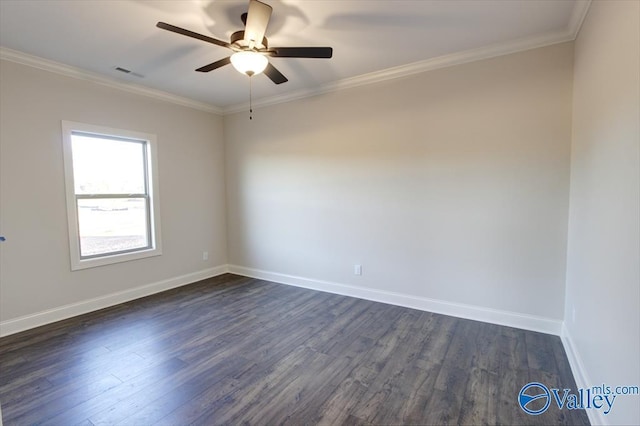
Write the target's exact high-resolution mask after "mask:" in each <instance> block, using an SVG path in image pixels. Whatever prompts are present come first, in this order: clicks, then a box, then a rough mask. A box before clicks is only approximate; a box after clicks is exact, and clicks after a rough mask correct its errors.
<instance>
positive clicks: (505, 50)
mask: <svg viewBox="0 0 640 426" xmlns="http://www.w3.org/2000/svg"><path fill="white" fill-rule="evenodd" d="M591 2H592V0H577V1H576V2H575V4H574V7H573V11H572V13H571V18H570V19H569V23H568V25H567V27H566V28H565V29H564V30H562V31H557V32H552V33H547V34H543V35H541V36H535V37H528V38H523V39H519V40H514V41H510V42H507V43H498V44H494V45H491V46H485V47H481V48H478V49H471V50H467V51H463V52H457V53H452V54H449V55H443V56H439V57H437V58H431V59H426V60H423V61H418V62H413V63H410V64H406V65H401V66H398V67H393V68H387V69H384V70H381V71H375V72H372V73H368V74H362V75H359V76H356V77H350V78H345V79H342V80H338V81H335V82H331V83H327V84H324V85H320V86H318V87H315V88H313V89H301V90H296V91H293V92H289V93H285V94H282V95H276V96H270V97H267V98H262V99H259V100H256V101H254V102H253V107H254V108H259V107H266V106H270V105H276V104H281V103H285V102H291V101H295V100H298V99H303V98H308V97H312V96H317V95H321V94H325V93H330V92H335V91H339V90H344V89H350V88H354V87H359V86H364V85H368V84H374V83H380V82H383V81H387V80H393V79H396V78H402V77H408V76H411V75H414V74H420V73H423V72H427V71H432V70H436V69H440V68H446V67H450V66H454V65H461V64H465V63H468V62H474V61H479V60H483V59H490V58H494V57H498V56H503V55H508V54H511V53H516V52H522V51H526V50H530V49H536V48H539V47H545V46H550V45H553V44H558V43H564V42H567V41H572V40H575V39H576V37H577V35H578V32H579V31H580V28H581V26H582V23H583V22H584V19H585V17H586V16H587V12H588V11H589V6H590V5H591ZM0 59H4V60H8V61H12V62H17V63H20V64H23V65H28V66H31V67H35V68H39V69H43V70H46V71H51V72H54V73H57V74H62V75H65V76H68V77H74V78H78V79H82V80H88V81H92V82H95V83H98V84H102V85H105V86H109V87H113V88H116V89H120V90H124V91H127V92H131V93H135V94H138V95H143V96H148V97H151V98H155V99H159V100H163V101H166V102H171V103H174V104H178V105H182V106H186V107H189V108H194V109H197V110H201V111H206V112H210V113H213V114H218V115H229V114H235V113H237V112H241V111H245V110H247V109H248V108H249V104H248V103H246V102H244V103H241V104H235V105H231V106H227V107H224V108H221V107H218V106H215V105H211V104H208V103H205V102H200V101H196V100H193V99H189V98H185V97H182V96H177V95H173V94H171V93H167V92H163V91H161V90H156V89H151V88H148V87H145V86H142V85H138V84H133V83H128V82H122V81H118V80H115V79H113V78H111V77H106V76H103V75H100V74H97V73H93V72H89V71H85V70H83V69H80V68H76V67H72V66H69V65H65V64H62V63H59V62H54V61H51V60H48V59H44V58H40V57H37V56H32V55H28V54H26V53H23V52H19V51H17V50H12V49H8V48H5V47H0Z"/></svg>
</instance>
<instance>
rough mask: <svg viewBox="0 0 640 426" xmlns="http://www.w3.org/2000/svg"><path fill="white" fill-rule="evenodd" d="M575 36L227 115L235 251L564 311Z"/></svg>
mask: <svg viewBox="0 0 640 426" xmlns="http://www.w3.org/2000/svg"><path fill="white" fill-rule="evenodd" d="M572 49H573V44H572V43H564V44H560V45H555V46H550V47H546V48H541V49H535V50H530V51H527V52H522V53H517V54H513V55H507V56H502V57H499V58H494V59H489V60H483V61H479V62H474V63H469V64H464V65H459V66H454V67H450V68H446V69H441V70H436V71H431V72H428V73H424V74H420V75H415V76H411V77H407V78H403V79H398V80H393V81H388V82H385V83H379V84H375V85H369V86H366V87H359V88H355V89H349V90H344V91H340V92H335V93H331V94H327V95H323V96H319V97H315V98H307V99H303V100H299V101H295V102H290V103H286V104H281V105H276V106H271V107H268V108H264V109H257V110H254V119H253V121H252V122H249V120H248V117H247V114H246V113H239V114H235V115H230V116H226V117H225V119H224V126H225V142H226V145H227V151H226V155H227V157H226V164H227V187H228V191H227V194H228V198H227V202H228V212H229V213H228V218H229V220H228V224H229V261H230V263H231V264H234V265H238V266H241V267H244V268H250V269H253V270H261V271H269V272H275V273H278V274H285V275H291V276H300V277H304V278H309V279H312V280H318V281H328V282H335V283H343V284H348V285H352V286H357V287H361V288H368V289H376V290H381V291H387V292H395V293H400V294H403V295H407V296H410V297H421V298H428V299H435V300H439V301H446V302H450V303H455V304H463V305H473V306H479V307H482V308H488V309H496V310H501V311H507V312H517V313H521V314H526V315H533V316H537V317H544V318H552V319H557V320H560V319H561V318H562V316H563V308H564V282H565V255H566V234H567V214H568V191H569V158H570V149H569V148H570V141H571V79H572V58H573V55H572ZM354 264H362V267H363V275H362V276H354V275H353V265H354Z"/></svg>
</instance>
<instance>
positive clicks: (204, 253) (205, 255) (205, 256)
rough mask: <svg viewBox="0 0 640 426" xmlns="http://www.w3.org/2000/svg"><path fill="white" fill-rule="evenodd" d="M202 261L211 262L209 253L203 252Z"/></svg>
mask: <svg viewBox="0 0 640 426" xmlns="http://www.w3.org/2000/svg"><path fill="white" fill-rule="evenodd" d="M202 260H209V252H208V251H203V252H202Z"/></svg>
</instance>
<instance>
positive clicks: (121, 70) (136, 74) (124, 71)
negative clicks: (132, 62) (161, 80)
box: [115, 67, 144, 78]
mask: <svg viewBox="0 0 640 426" xmlns="http://www.w3.org/2000/svg"><path fill="white" fill-rule="evenodd" d="M115 70H116V71H119V72H121V73H124V74H130V75H134V76H136V77H139V78H143V77H144V76H143V75H142V74H138V73H137V72H133V71H131V70H128V69H126V68H122V67H116V68H115Z"/></svg>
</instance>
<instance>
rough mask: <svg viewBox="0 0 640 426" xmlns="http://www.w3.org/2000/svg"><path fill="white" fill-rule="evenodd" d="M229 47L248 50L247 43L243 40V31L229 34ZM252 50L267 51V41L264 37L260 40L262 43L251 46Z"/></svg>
mask: <svg viewBox="0 0 640 426" xmlns="http://www.w3.org/2000/svg"><path fill="white" fill-rule="evenodd" d="M230 41H231V43H230V44H231V46H232V47H235V48H237V49H238V50H247V49H249V42H248V41H246V40H245V39H244V31H236V32H235V33H233V34H231V40H230ZM253 48H254V49H256V50H258V49H268V48H269V41H268V40H267V38H266V37H263V38H262V43H256V44H255V45H254V46H253Z"/></svg>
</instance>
